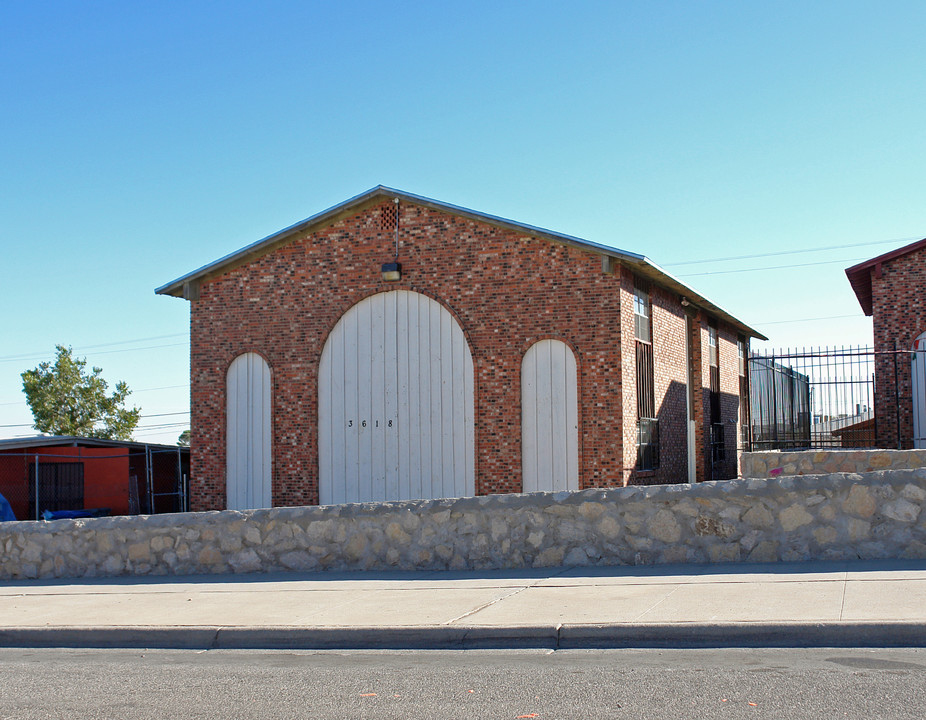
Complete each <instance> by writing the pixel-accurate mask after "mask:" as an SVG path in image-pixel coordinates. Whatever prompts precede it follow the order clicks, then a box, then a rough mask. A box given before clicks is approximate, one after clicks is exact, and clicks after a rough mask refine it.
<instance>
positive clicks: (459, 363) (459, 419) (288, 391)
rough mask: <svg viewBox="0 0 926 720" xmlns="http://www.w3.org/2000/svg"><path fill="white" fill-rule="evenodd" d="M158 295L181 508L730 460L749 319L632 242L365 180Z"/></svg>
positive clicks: (501, 484)
mask: <svg viewBox="0 0 926 720" xmlns="http://www.w3.org/2000/svg"><path fill="white" fill-rule="evenodd" d="M387 278H391V279H387ZM156 292H158V293H159V294H164V295H173V296H176V297H184V298H186V299H188V300H190V302H191V339H190V342H191V353H190V361H191V393H192V452H193V469H192V481H191V495H192V505H193V509H199V510H204V509H220V508H224V507H226V506H228V507H237V508H245V507H262V506H268V505H270V504H271V503H272V504H273V505H302V504H313V503H318V502H322V503H326V504H327V503H337V502H346V501H357V500H382V499H400V498H406V497H441V496H454V495H467V494H486V493H495V492H520V491H522V490H528V491H530V490H558V489H579V488H590V487H607V486H615V485H622V484H628V483H669V482H686V481H689V480H694V479H697V480H702V479H711V478H726V477H733V476H735V474H736V468H737V457H736V448H737V439H738V436H739V405H740V403H739V397H740V392H741V387H740V371H738V343H739V345H740V351H742V349H743V348H745V347H748V341H749V338H750V337H759V338H762V336H761V335H760V334H759V333H757V332H756V331H755V330H753V329H751V328H750V327H748V326H747V325H745V324H744V323H742V322H740V321H739V320H737V319H736V318H734V317H733V316H731V315H729V314H728V313H726V312H725V311H724V310H722V309H721V308H719V307H717V306H716V305H714V304H713V303H711V302H710V301H709V300H707V299H706V298H704V297H703V296H701V295H699V294H698V293H696V292H695V291H694V290H692V289H691V288H689V287H687V286H686V285H684V284H683V283H681V282H679V281H678V280H676V279H674V278H673V277H671V276H670V275H668V274H667V273H665V272H664V271H663V270H661V269H660V268H658V267H657V266H656V265H654V264H653V263H651V262H650V261H649V260H648V259H647V258H645V257H644V256H642V255H636V254H633V253H627V252H624V251H621V250H616V249H613V248H610V247H606V246H603V245H597V244H594V243H589V242H586V241H584V240H580V239H578V238H574V237H570V236H568V235H562V234H559V233H554V232H550V231H547V230H542V229H540V228H535V227H531V226H528V225H523V224H521V223H517V222H513V221H510V220H505V219H502V218H497V217H493V216H490V215H485V214H483V213H479V212H474V211H472V210H466V209H463V208H459V207H455V206H453V205H448V204H445V203H441V202H437V201H434V200H430V199H427V198H423V197H419V196H415V195H410V194H408V193H405V192H401V191H398V190H392V189H389V188H385V187H377V188H374V189H372V190H370V191H368V192H366V193H364V194H362V195H358V196H357V197H355V198H352V199H350V200H348V201H346V202H344V203H342V204H340V205H337V206H335V207H333V208H331V209H329V210H326V211H324V212H322V213H320V214H318V215H315V216H313V217H311V218H309V219H308V220H305V221H303V222H301V223H298V224H297V225H293V226H292V227H290V228H287V229H285V230H283V231H281V232H279V233H276V234H274V235H271V236H270V237H268V238H265V239H263V240H261V241H259V242H257V243H255V244H253V245H250V246H248V247H246V248H244V249H242V250H240V251H238V252H235V253H233V254H231V255H228V256H227V257H225V258H222V259H221V260H218V261H216V262H214V263H212V264H210V265H207V266H205V267H203V268H201V269H199V270H197V271H195V272H193V273H190V274H188V275H185V276H183V277H181V278H179V279H177V280H175V281H173V282H171V283H169V284H167V285H164V286H163V287H161V288H158V290H157V291H156ZM688 358H691V363H690V367H689V363H688V362H687V359H688ZM712 378H713V380H712ZM689 387H691V388H692V393H691V396H689ZM689 402H691V407H690V408H689ZM689 414H690V415H691V420H692V422H691V423H689V421H688V416H689ZM689 434H691V442H689ZM229 437H232V438H234V439H233V441H232V442H229V441H228V438H229ZM638 438H641V440H638ZM712 438H713V443H712V442H711V440H712ZM226 448H230V450H231V451H230V452H229V453H227V454H226ZM226 493H227V494H226Z"/></svg>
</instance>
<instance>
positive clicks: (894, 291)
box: [846, 239, 926, 448]
mask: <svg viewBox="0 0 926 720" xmlns="http://www.w3.org/2000/svg"><path fill="white" fill-rule="evenodd" d="M846 275H847V276H848V278H849V282H850V283H851V285H852V289H853V290H854V291H855V295H856V297H858V301H859V304H860V305H861V306H862V311H863V312H864V313H865V314H866V315H869V316H871V318H872V329H873V333H874V346H875V349H876V350H878V351H891V350H894V349H896V350H899V351H902V354H900V355H897V356H896V357H895V356H894V355H892V354H890V353H889V352H883V353H879V354H878V355H877V357H876V361H875V417H876V418H877V424H876V428H877V436H876V443H877V445H878V447H886V448H912V447H914V446H916V447H926V442H923V443H916V440H915V435H917V434H919V437H920V438H924V437H926V417H924V418H923V422H920V421H917V422H916V424H917V426H920V425H921V426H922V427H918V428H917V430H918V431H919V432H918V433H916V432H914V430H915V429H914V414H915V413H914V407H915V406H916V405H917V404H919V405H920V406H921V409H920V412H921V413H923V414H924V415H926V385H924V384H923V382H924V380H926V377H923V374H924V373H923V370H924V369H926V368H923V367H922V366H923V365H924V360H926V353H923V352H917V353H915V355H914V357H915V358H918V359H919V364H920V366H921V368H920V371H919V372H918V373H917V377H916V378H914V377H913V375H912V372H911V370H912V366H911V356H910V355H909V354H908V353H907V352H903V351H910V350H918V351H923V350H926V239H923V240H919V241H917V242H915V243H912V244H910V245H906V246H904V247H902V248H898V249H897V250H892V251H891V252H889V253H885V254H883V255H879V256H878V257H876V258H872V259H871V260H866V261H865V262H863V263H859V264H858V265H854V266H852V267H850V268H848V269H847V270H846ZM917 340H919V345H918V346H917V345H916V343H917ZM895 360H896V362H895ZM915 364H916V363H914V364H913V365H915ZM895 369H896V378H897V382H896V383H895V381H894V378H895ZM914 386H916V387H917V392H916V393H914ZM914 394H915V395H916V397H914ZM898 420H899V427H898ZM898 430H899V433H900V441H899V442H898Z"/></svg>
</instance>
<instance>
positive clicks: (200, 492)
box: [191, 203, 736, 510]
mask: <svg viewBox="0 0 926 720" xmlns="http://www.w3.org/2000/svg"><path fill="white" fill-rule="evenodd" d="M383 207H384V206H383V205H382V204H380V205H376V206H373V207H369V208H367V209H365V210H362V211H359V212H358V213H357V214H355V215H352V216H349V217H346V218H343V219H341V220H339V221H337V222H335V223H334V224H332V225H330V226H328V227H326V228H325V229H323V230H320V231H317V232H315V233H312V234H311V235H309V236H306V237H301V238H297V239H294V240H293V241H291V242H289V243H287V244H285V245H283V246H281V247H278V248H277V249H276V250H273V251H272V252H269V253H267V254H265V255H262V256H260V257H258V258H256V259H255V260H254V261H252V262H251V263H249V264H246V265H242V266H240V267H238V268H236V269H233V270H231V271H229V272H227V273H225V274H224V275H221V276H220V277H218V278H215V279H213V280H211V281H208V282H204V283H203V284H202V287H201V289H200V297H199V299H198V300H196V301H194V302H193V309H192V313H191V343H192V348H191V381H192V436H193V443H192V462H193V468H192V476H193V478H192V482H191V495H192V507H193V509H195V510H204V509H219V508H224V506H225V374H226V371H227V369H228V367H229V365H230V363H231V361H232V360H233V359H234V358H235V357H236V356H237V355H239V354H241V353H244V352H249V351H250V352H258V353H260V354H261V355H263V356H264V357H265V358H266V360H267V362H268V364H269V365H270V369H271V373H272V378H273V410H272V417H273V432H274V435H273V443H274V461H273V469H272V473H273V500H274V504H275V505H302V504H311V503H316V502H317V501H318V450H317V444H318V438H317V432H316V425H317V405H316V385H317V370H318V363H319V359H320V357H321V352H322V349H323V347H324V343H325V338H326V337H327V334H328V332H330V330H331V329H332V328H333V327H334V325H335V323H336V322H337V321H338V319H339V318H340V317H341V315H342V314H343V313H344V312H345V311H346V310H347V309H348V308H350V307H351V306H353V305H354V304H355V303H357V302H359V301H360V300H362V299H363V298H365V297H367V296H369V295H371V294H373V293H377V292H383V291H388V290H396V289H406V290H412V291H415V292H420V293H424V294H426V295H428V296H430V297H433V298H434V299H436V300H438V301H439V302H441V303H442V304H443V305H444V306H445V307H447V308H448V309H449V310H450V311H451V312H452V313H453V314H454V316H455V317H456V318H457V320H458V321H459V322H460V325H461V326H462V328H463V331H464V333H465V335H466V337H467V340H468V342H469V343H470V348H471V350H472V354H473V361H474V364H475V376H476V490H477V492H478V493H480V494H484V493H492V492H513V491H515V492H516V491H519V490H520V489H521V458H520V452H521V451H520V444H521V432H520V423H521V409H520V397H521V389H520V371H521V360H522V358H523V354H524V352H525V351H526V350H527V348H528V347H530V345H531V344H533V343H534V342H536V341H537V340H539V339H542V338H560V339H563V340H565V341H566V342H568V343H569V344H570V345H571V346H572V347H573V348H574V349H575V352H576V360H577V363H578V374H579V388H578V394H579V423H580V457H579V463H580V478H581V480H580V483H581V487H583V488H587V487H605V486H612V485H618V484H621V483H622V482H625V481H628V480H629V481H632V477H631V475H632V473H631V471H632V468H633V464H634V461H635V457H636V451H635V420H636V408H635V402H636V400H635V395H634V393H635V386H634V369H633V368H634V362H633V358H634V351H633V308H632V304H633V278H632V275H630V273H629V272H628V271H627V270H626V269H620V270H618V271H617V272H615V273H613V274H611V273H605V272H603V271H602V264H601V257H600V256H599V255H597V254H595V253H592V252H587V251H583V250H579V249H575V248H570V247H568V246H565V245H561V244H558V243H554V242H551V241H548V240H544V239H538V238H534V237H528V236H525V235H522V234H520V233H516V232H513V231H511V230H507V229H501V228H497V227H495V226H492V225H488V224H484V223H478V222H475V221H473V220H469V219H466V218H462V217H458V216H454V215H449V214H445V213H441V212H438V211H436V210H432V209H429V208H425V207H421V206H417V205H413V204H411V203H403V204H402V205H401V207H400V215H401V230H400V252H399V255H400V257H399V261H400V262H401V264H402V280H401V281H400V282H395V283H384V282H382V281H381V279H380V266H381V265H382V263H384V262H389V261H391V260H392V255H393V251H394V250H393V248H394V244H393V243H394V239H393V234H392V233H391V232H382V231H381V211H382V208H383ZM654 297H655V300H654V308H656V309H654V315H656V318H655V319H654V329H655V328H657V327H658V328H664V329H665V330H666V332H668V333H669V334H670V335H671V337H673V338H675V339H674V340H673V339H668V338H667V339H666V340H664V341H663V340H662V339H660V347H664V348H667V350H668V352H671V353H672V354H671V357H670V356H669V354H668V353H667V356H666V357H665V358H660V359H657V361H656V373H657V377H658V376H659V375H660V373H664V374H665V375H666V377H665V378H659V379H657V383H659V385H658V388H661V390H662V395H661V398H662V399H661V400H660V394H659V393H660V390H659V389H657V405H659V403H660V402H661V401H662V402H663V404H664V405H665V407H666V412H667V413H668V412H669V411H670V408H671V407H673V406H674V404H677V399H676V398H675V396H674V395H672V394H671V393H669V391H668V388H669V385H670V384H671V380H672V379H675V380H678V379H679V378H682V379H683V378H684V372H685V371H684V364H682V365H681V367H677V363H678V362H679V357H681V356H679V355H678V352H677V350H676V349H673V348H674V347H675V343H676V342H677V334H678V332H679V327H681V325H680V323H681V322H682V321H681V318H682V313H681V307H680V306H679V305H678V298H677V296H674V295H672V294H669V293H665V292H662V291H659V292H656V293H654ZM622 328H624V330H625V331H624V332H623V335H624V341H623V342H622V341H621V338H622ZM628 333H629V334H628ZM628 348H629V353H628V352H627V349H628ZM681 352H682V353H683V352H684V345H682V347H681ZM735 360H736V358H735V347H734V355H733V362H734V372H735ZM682 363H683V360H682ZM628 367H629V375H628V377H625V378H624V380H625V382H624V383H623V384H622V382H621V380H622V372H621V371H622V368H623V369H624V371H625V373H626V372H627V368H628ZM670 396H671V398H670ZM667 398H669V400H668V402H665V401H666V400H667ZM628 402H629V403H630V404H628ZM628 407H629V408H630V409H631V413H630V415H627V411H628ZM625 417H627V418H629V421H628V422H624V418H625ZM667 426H671V427H672V428H675V427H676V424H674V423H673V422H671V421H667ZM680 426H681V425H680ZM674 432H675V431H674V430H673V431H672V432H668V431H667V432H666V433H664V434H662V436H661V440H662V442H664V443H666V447H667V448H671V449H670V451H669V453H668V455H667V457H668V458H670V463H669V465H668V466H667V469H666V470H665V471H664V472H662V474H661V476H660V477H664V478H665V480H664V481H673V480H675V481H680V480H683V479H684V477H683V476H681V475H680V476H679V477H677V478H676V477H675V472H676V470H677V468H678V467H679V462H678V460H677V458H676V453H677V449H675V445H676V444H678V443H679V442H684V438H683V439H682V440H678V439H677V438H675V437H674V435H673V433H674Z"/></svg>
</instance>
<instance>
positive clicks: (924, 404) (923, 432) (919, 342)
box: [910, 332, 926, 449]
mask: <svg viewBox="0 0 926 720" xmlns="http://www.w3.org/2000/svg"><path fill="white" fill-rule="evenodd" d="M910 382H911V388H912V391H913V392H912V395H913V447H914V448H916V449H919V448H926V332H924V333H923V334H922V335H920V336H919V337H918V338H917V339H916V340H914V341H913V358H912V361H911V367H910Z"/></svg>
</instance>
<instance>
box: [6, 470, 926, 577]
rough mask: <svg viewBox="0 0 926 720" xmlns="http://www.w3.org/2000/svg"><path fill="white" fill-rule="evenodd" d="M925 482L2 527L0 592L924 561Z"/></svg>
mask: <svg viewBox="0 0 926 720" xmlns="http://www.w3.org/2000/svg"><path fill="white" fill-rule="evenodd" d="M924 503H926V469H919V470H900V471H881V472H872V473H866V474H864V475H858V474H831V475H813V476H811V475H807V476H803V477H785V478H779V479H772V480H758V479H753V480H729V481H720V482H708V483H702V484H699V485H658V486H649V487H645V486H633V487H626V488H618V489H606V490H584V491H582V492H577V493H557V494H547V493H538V494H532V495H489V496H482V497H476V498H463V499H458V500H432V501H415V502H393V503H383V504H378V505H377V504H363V505H342V506H330V507H299V508H274V509H269V510H254V511H249V512H235V511H224V512H203V513H189V514H179V515H156V516H150V517H114V518H100V519H92V520H56V521H53V522H47V523H46V522H38V523H30V522H10V523H0V578H3V579H10V578H36V577H42V578H48V577H80V576H96V575H164V574H176V575H184V574H190V573H225V572H241V573H246V572H269V571H281V570H299V571H312V570H364V569H422V570H423V569H444V568H455V569H464V568H523V567H532V566H533V567H543V566H558V565H580V566H581V565H622V564H650V563H680V562H688V563H703V562H728V561H738V560H748V561H775V560H811V559H821V560H843V559H855V558H926V513H923V512H922V510H923V506H924Z"/></svg>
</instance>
